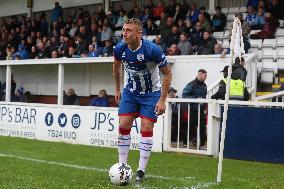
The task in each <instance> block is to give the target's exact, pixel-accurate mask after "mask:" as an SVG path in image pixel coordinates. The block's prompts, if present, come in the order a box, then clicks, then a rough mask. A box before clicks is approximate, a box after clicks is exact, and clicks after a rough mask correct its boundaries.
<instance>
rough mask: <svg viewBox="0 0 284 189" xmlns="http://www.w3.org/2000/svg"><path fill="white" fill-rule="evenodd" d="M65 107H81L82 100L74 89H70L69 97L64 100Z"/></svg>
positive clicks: (66, 96)
mask: <svg viewBox="0 0 284 189" xmlns="http://www.w3.org/2000/svg"><path fill="white" fill-rule="evenodd" d="M63 105H80V99H79V97H78V96H77V95H76V94H75V90H74V89H68V92H67V95H65V96H64V98H63Z"/></svg>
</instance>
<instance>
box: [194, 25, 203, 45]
mask: <svg viewBox="0 0 284 189" xmlns="http://www.w3.org/2000/svg"><path fill="white" fill-rule="evenodd" d="M203 32H204V30H203V29H202V25H201V23H200V22H197V23H196V25H195V27H194V28H193V30H192V32H191V41H192V43H191V44H192V45H193V46H199V45H201V41H202V40H203Z"/></svg>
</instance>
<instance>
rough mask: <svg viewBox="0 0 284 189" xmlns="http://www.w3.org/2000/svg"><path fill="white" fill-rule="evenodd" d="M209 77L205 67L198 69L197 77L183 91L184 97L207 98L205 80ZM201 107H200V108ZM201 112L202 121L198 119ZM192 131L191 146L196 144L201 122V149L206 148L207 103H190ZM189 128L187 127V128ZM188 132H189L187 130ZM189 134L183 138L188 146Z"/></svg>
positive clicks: (190, 134) (190, 132) (190, 135)
mask: <svg viewBox="0 0 284 189" xmlns="http://www.w3.org/2000/svg"><path fill="white" fill-rule="evenodd" d="M206 78H207V71H206V70H204V69H200V70H198V74H197V77H196V79H194V80H193V81H191V82H190V83H188V84H187V85H186V86H185V88H184V89H183V92H182V98H193V99H196V98H202V99H205V98H206V95H207V86H206V84H205V83H204V81H205V80H206ZM199 107H200V108H199ZM199 110H200V112H198V111H199ZM199 114H200V122H199V120H198V117H199ZM189 117H190V131H189V141H190V144H189V145H190V146H195V145H196V138H197V137H196V136H197V134H196V133H197V127H198V122H199V123H200V133H199V136H200V149H204V148H206V146H205V144H206V143H205V142H206V114H205V105H204V104H198V103H190V114H189ZM185 129H187V127H186V128H185ZM186 133H187V132H186ZM187 141H188V139H187V135H185V136H184V138H183V144H184V146H187Z"/></svg>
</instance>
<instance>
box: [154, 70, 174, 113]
mask: <svg viewBox="0 0 284 189" xmlns="http://www.w3.org/2000/svg"><path fill="white" fill-rule="evenodd" d="M160 70H161V72H162V73H163V75H164V78H163V83H162V93H161V97H160V100H159V101H158V103H157V105H156V113H157V115H161V114H163V113H164V112H165V110H166V104H165V102H166V98H167V94H168V91H169V89H170V85H171V81H172V72H171V70H170V68H169V66H168V65H167V66H164V67H162V68H160Z"/></svg>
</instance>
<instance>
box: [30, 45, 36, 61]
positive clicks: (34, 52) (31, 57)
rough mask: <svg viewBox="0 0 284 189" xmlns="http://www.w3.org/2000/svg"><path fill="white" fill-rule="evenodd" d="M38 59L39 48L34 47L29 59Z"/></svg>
mask: <svg viewBox="0 0 284 189" xmlns="http://www.w3.org/2000/svg"><path fill="white" fill-rule="evenodd" d="M36 57H37V48H36V47H35V46H32V48H31V52H30V54H29V58H30V59H35V58H36Z"/></svg>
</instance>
